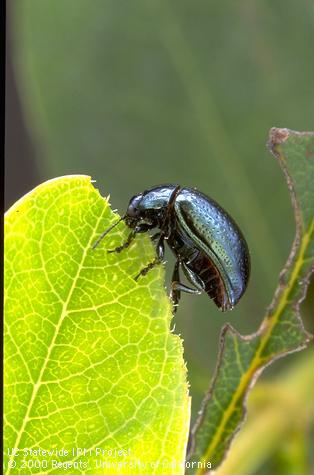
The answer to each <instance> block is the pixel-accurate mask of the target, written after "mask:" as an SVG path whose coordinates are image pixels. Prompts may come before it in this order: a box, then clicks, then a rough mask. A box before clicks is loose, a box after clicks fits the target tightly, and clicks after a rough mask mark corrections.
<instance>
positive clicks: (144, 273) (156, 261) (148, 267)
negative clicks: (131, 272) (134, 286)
mask: <svg viewBox="0 0 314 475" xmlns="http://www.w3.org/2000/svg"><path fill="white" fill-rule="evenodd" d="M160 263H161V261H160V259H158V257H157V258H156V259H154V260H153V261H152V262H150V263H149V264H148V265H147V266H146V267H144V269H142V270H141V271H140V272H139V273H138V274H137V275H136V276H135V277H134V280H138V278H139V277H141V275H143V276H144V275H146V274H147V273H148V272H149V271H150V270H152V269H153V268H154V267H156V266H157V265H158V264H160Z"/></svg>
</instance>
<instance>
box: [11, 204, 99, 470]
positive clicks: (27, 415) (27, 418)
mask: <svg viewBox="0 0 314 475" xmlns="http://www.w3.org/2000/svg"><path fill="white" fill-rule="evenodd" d="M102 218H103V213H101V214H100V216H99V217H98V218H97V221H96V225H95V228H94V229H98V225H99V223H100V221H101V219H102ZM94 240H95V233H93V232H92V233H91V237H90V239H89V241H88V244H87V245H86V246H85V248H84V247H83V252H82V259H81V262H80V263H79V265H78V267H77V271H76V275H75V276H74V278H73V282H72V285H71V287H70V290H69V293H68V297H67V299H66V301H65V302H64V304H63V307H62V311H61V314H60V318H59V321H58V323H57V325H56V327H55V331H54V333H53V337H52V340H51V343H50V345H49V347H48V350H47V354H46V358H45V361H44V363H43V365H42V368H41V370H40V372H39V376H38V379H37V381H36V383H34V386H33V391H32V395H31V398H30V401H29V403H28V406H27V411H26V413H25V416H24V418H23V423H22V425H21V428H20V430H19V432H18V433H17V436H16V439H15V444H14V445H13V447H15V448H19V444H20V442H21V438H22V435H23V433H24V430H25V427H26V425H27V424H28V422H29V421H30V413H31V411H32V408H33V405H34V401H35V399H36V397H37V393H38V389H39V388H40V386H41V384H42V378H43V375H44V372H45V370H46V367H47V364H48V362H49V359H50V356H51V353H52V350H53V348H54V345H55V342H56V339H57V337H58V335H59V331H60V328H61V325H62V323H63V320H64V318H65V317H66V316H67V314H68V311H67V308H68V305H69V303H70V301H71V298H72V295H73V291H74V289H75V286H76V283H77V281H78V278H79V276H80V273H81V270H82V268H83V266H84V262H85V259H86V255H87V252H88V250H89V249H91V246H92V243H93V241H94ZM13 459H14V455H13V454H11V455H10V458H9V463H8V470H7V471H6V474H7V475H9V474H10V472H11V468H12V467H11V466H10V465H11V464H10V462H11V461H12V460H13Z"/></svg>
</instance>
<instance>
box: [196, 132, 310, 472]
mask: <svg viewBox="0 0 314 475" xmlns="http://www.w3.org/2000/svg"><path fill="white" fill-rule="evenodd" d="M269 147H270V149H271V150H272V151H273V153H274V154H275V155H276V157H278V159H279V162H280V165H281V166H282V168H283V170H284V173H285V175H286V179H287V184H288V187H289V189H290V192H291V198H292V204H293V207H294V212H295V219H296V238H295V241H294V244H293V247H292V251H291V254H290V256H289V259H288V262H287V265H286V267H285V269H284V270H283V272H282V273H281V276H280V284H279V288H278V290H277V292H276V294H275V298H274V301H273V303H272V304H271V306H270V308H269V310H268V312H267V315H266V317H265V318H264V320H263V322H262V324H261V326H260V329H259V331H258V332H257V333H256V334H253V335H249V336H246V337H243V336H241V335H240V334H239V333H238V332H236V331H235V330H234V329H233V328H232V327H231V326H228V325H226V326H225V327H224V329H223V331H222V335H221V347H220V354H219V357H218V365H217V370H216V374H215V377H214V380H213V383H212V387H211V388H210V390H209V393H208V395H207V397H206V398H205V400H204V402H203V408H202V413H201V414H200V417H199V418H198V420H197V422H196V425H195V427H194V428H193V438H192V447H191V462H193V461H209V462H211V463H212V465H213V467H217V466H218V465H219V464H220V463H221V461H222V459H223V457H224V455H225V453H226V450H227V448H228V447H229V445H230V442H231V440H232V438H233V435H234V433H235V431H236V430H237V429H238V428H239V425H240V423H241V422H242V420H243V418H244V408H243V405H244V401H245V398H246V395H247V392H248V390H249V389H250V387H251V386H252V384H254V382H255V380H256V378H257V376H258V375H259V374H260V373H261V371H262V369H263V368H264V367H265V366H266V365H268V364H270V363H271V362H272V361H274V360H275V359H277V358H279V357H281V356H283V355H285V354H287V353H289V352H292V351H297V350H300V349H302V348H304V347H305V346H306V345H307V343H308V342H309V341H310V339H312V338H311V337H310V335H309V334H308V333H307V332H306V331H305V330H304V328H303V324H302V321H301V318H300V314H299V306H300V302H301V301H302V300H303V298H304V296H305V292H306V289H307V286H308V283H309V277H310V275H311V273H312V272H313V270H314V239H313V234H314V189H313V183H314V160H313V156H314V133H310V132H309V133H299V132H294V131H290V130H288V129H272V130H271V133H270V140H269ZM190 472H191V473H197V474H198V475H199V474H202V473H205V472H206V470H204V468H199V469H197V468H196V469H191V470H190Z"/></svg>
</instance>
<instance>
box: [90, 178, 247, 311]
mask: <svg viewBox="0 0 314 475" xmlns="http://www.w3.org/2000/svg"><path fill="white" fill-rule="evenodd" d="M120 221H124V222H125V224H126V225H127V226H128V227H129V228H130V229H131V232H130V233H129V236H128V238H127V240H126V241H125V242H124V243H123V244H122V245H120V246H118V247H116V248H115V249H112V250H110V251H108V252H117V253H119V252H121V251H123V250H124V249H126V248H127V247H128V246H129V245H130V244H131V243H132V241H133V240H134V238H135V236H136V235H137V234H139V233H145V232H147V231H150V230H152V229H154V228H158V232H157V233H156V234H155V235H153V236H152V240H153V242H154V243H156V258H155V259H154V260H153V261H152V262H151V263H149V264H148V265H147V266H146V267H145V268H143V269H142V270H141V271H140V273H139V274H138V275H137V276H136V277H135V279H136V280H137V279H138V278H139V277H140V276H143V275H146V274H147V273H148V272H149V271H150V270H151V269H153V268H154V267H155V266H156V265H158V264H159V263H161V262H162V261H163V258H164V254H165V242H167V244H168V246H169V247H170V249H171V251H172V252H173V253H174V255H175V257H176V263H175V266H174V270H173V274H172V280H171V291H170V298H171V300H172V302H173V306H174V312H175V311H176V308H177V306H178V303H179V300H180V296H181V292H187V293H192V294H199V293H201V292H206V293H207V295H208V296H209V297H210V298H211V299H213V301H214V303H215V304H216V306H217V307H218V308H219V309H220V310H222V311H226V310H231V309H232V308H233V307H234V306H235V305H236V304H237V303H238V301H239V300H240V298H241V297H242V295H243V293H244V292H245V289H246V287H247V284H248V280H249V275H250V255H249V250H248V246H247V243H246V241H245V238H244V236H243V234H242V232H241V231H240V229H239V227H238V226H237V224H236V223H235V221H234V220H233V219H232V218H231V216H229V214H228V213H227V212H226V211H225V210H224V209H223V208H222V207H221V206H220V205H219V204H218V203H217V202H216V201H214V200H213V199H212V198H210V197H209V196H207V195H205V194H204V193H201V192H200V191H198V190H196V189H194V188H184V187H181V186H180V185H176V184H167V185H158V186H154V187H152V188H150V189H148V190H146V191H144V192H143V193H139V194H137V195H135V196H133V198H131V200H130V202H129V205H128V208H127V211H126V213H125V215H124V216H122V217H121V218H120V219H119V220H118V221H117V222H115V223H114V224H113V225H112V226H110V227H109V228H108V229H106V230H105V231H104V232H103V233H102V235H101V236H100V237H99V238H98V240H97V241H96V242H95V244H94V246H93V248H95V247H96V246H97V245H98V244H99V242H100V241H101V240H102V239H103V238H104V237H105V236H106V235H107V234H108V233H109V232H110V231H111V230H112V229H113V228H114V227H115V226H116V225H117V224H118V223H119V222H120ZM181 268H182V270H183V273H184V275H185V277H186V279H187V281H188V282H189V283H190V284H191V285H192V287H188V286H186V285H185V284H183V283H182V282H181V280H180V269H181Z"/></svg>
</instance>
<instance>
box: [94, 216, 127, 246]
mask: <svg viewBox="0 0 314 475" xmlns="http://www.w3.org/2000/svg"><path fill="white" fill-rule="evenodd" d="M124 219H125V216H122V218H120V219H118V221H116V222H115V223H113V224H112V225H111V226H109V228H107V229H106V231H104V232H103V233H102V234H101V235H100V236H99V238H98V239H97V241H96V242H95V243H94V244H93V245H92V249H93V250H94V249H95V248H96V247H97V246H98V244H99V243H100V241H102V240H103V239H104V237H105V236H107V234H108V233H110V231H111V230H112V229H113V228H115V227H116V226H117V224H119V223H120V222H121V221H123V220H124Z"/></svg>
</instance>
